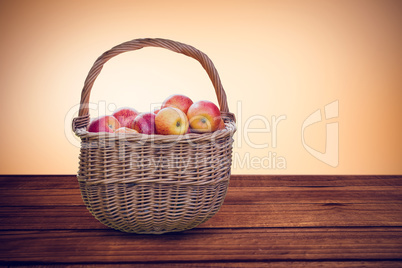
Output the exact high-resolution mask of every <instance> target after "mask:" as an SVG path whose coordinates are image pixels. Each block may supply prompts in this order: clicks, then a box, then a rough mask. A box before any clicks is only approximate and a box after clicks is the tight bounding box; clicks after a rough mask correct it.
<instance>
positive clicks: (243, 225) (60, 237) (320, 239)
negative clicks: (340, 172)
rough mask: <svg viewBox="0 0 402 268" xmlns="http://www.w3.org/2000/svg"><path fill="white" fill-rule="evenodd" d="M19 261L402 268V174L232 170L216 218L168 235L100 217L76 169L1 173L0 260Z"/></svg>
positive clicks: (2, 262)
mask: <svg viewBox="0 0 402 268" xmlns="http://www.w3.org/2000/svg"><path fill="white" fill-rule="evenodd" d="M16 264H18V265H28V264H29V265H36V266H37V267H41V266H45V265H51V264H54V265H55V264H57V265H62V266H66V267H70V266H71V267H81V265H84V264H85V265H88V264H92V265H97V264H102V265H109V266H113V267H127V266H132V265H133V264H137V265H139V267H141V266H142V265H147V267H152V266H155V267H156V266H159V265H163V266H164V267H184V266H185V267H256V266H257V267H284V266H286V267H305V266H309V267H323V266H324V267H401V266H402V176H256V175H252V176H240V175H237V176H235V175H233V176H232V177H231V180H230V186H229V191H228V194H227V196H226V199H225V202H224V204H223V206H222V208H221V210H220V211H219V212H218V213H217V214H216V215H215V216H214V217H213V218H212V219H210V220H209V221H207V222H205V223H204V224H202V225H200V226H199V227H197V228H195V229H192V230H189V231H186V232H181V233H169V234H164V235H134V234H126V233H121V232H119V231H115V230H112V229H109V228H108V227H106V226H104V225H102V224H101V223H99V222H98V221H97V220H96V219H95V218H93V217H92V215H91V214H90V213H89V212H88V211H87V209H86V208H85V206H84V204H83V201H82V199H81V194H80V191H79V189H78V183H77V180H76V177H75V176H71V175H65V176H63V175H60V176H0V265H6V266H7V265H16ZM148 265H151V266H148Z"/></svg>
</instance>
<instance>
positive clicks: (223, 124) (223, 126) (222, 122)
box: [218, 119, 225, 130]
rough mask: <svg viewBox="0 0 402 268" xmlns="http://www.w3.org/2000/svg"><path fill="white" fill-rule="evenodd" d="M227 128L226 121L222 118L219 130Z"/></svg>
mask: <svg viewBox="0 0 402 268" xmlns="http://www.w3.org/2000/svg"><path fill="white" fill-rule="evenodd" d="M222 129H225V122H224V121H223V119H221V122H219V127H218V130H222Z"/></svg>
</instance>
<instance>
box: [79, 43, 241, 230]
mask: <svg viewBox="0 0 402 268" xmlns="http://www.w3.org/2000/svg"><path fill="white" fill-rule="evenodd" d="M143 47H162V48H166V49H169V50H172V51H175V52H178V53H181V54H185V55H187V56H190V57H192V58H194V59H196V60H198V61H199V62H200V63H201V65H202V66H203V67H204V69H205V70H206V72H207V73H208V75H209V77H210V78H211V81H212V84H213V85H214V88H215V92H216V95H217V98H218V102H219V106H220V110H221V116H222V118H223V119H224V122H225V128H224V129H221V130H217V131H215V132H212V133H204V134H196V133H189V134H185V135H156V134H155V135H146V134H137V133H134V134H132V133H125V134H114V133H103V132H102V133H93V132H88V131H87V130H86V129H87V126H88V124H89V114H88V112H89V111H88V103H89V95H90V91H91V88H92V85H93V83H94V81H95V79H96V77H97V76H98V75H99V73H100V71H101V69H102V67H103V64H104V63H106V62H107V61H108V60H109V59H110V58H112V57H114V56H116V55H118V54H120V53H123V52H126V51H131V50H137V49H140V48H143ZM73 130H74V132H75V133H76V135H77V136H79V137H80V139H81V149H80V156H79V171H78V176H77V178H78V182H79V186H80V190H81V194H82V198H83V200H84V203H85V205H86V207H87V208H88V210H89V211H90V212H91V213H92V215H93V216H94V217H95V218H96V219H98V220H99V221H100V222H101V223H103V224H105V225H106V226H109V227H111V228H113V229H116V230H120V231H123V232H128V233H138V234H162V233H166V232H179V231H184V230H188V229H192V228H194V227H196V226H197V225H199V224H201V223H203V222H205V221H207V220H208V219H210V218H211V217H212V216H213V215H215V214H216V213H217V212H218V210H219V209H220V207H221V205H222V203H223V201H224V198H225V195H226V192H227V189H228V185H229V179H230V173H231V169H230V168H231V163H232V145H233V134H234V132H235V131H236V127H235V117H234V115H233V114H231V113H230V112H229V110H228V105H227V100H226V95H225V91H224V90H223V87H222V84H221V82H220V79H219V75H218V73H217V71H216V69H215V67H214V65H213V64H212V62H211V60H210V59H209V58H208V57H207V56H206V55H205V54H204V53H202V52H200V51H199V50H197V49H195V48H194V47H191V46H189V45H185V44H182V43H178V42H175V41H171V40H166V39H134V40H132V41H128V42H126V43H123V44H120V45H118V46H116V47H114V48H112V49H111V50H109V51H106V52H105V53H104V54H102V55H101V56H100V57H99V58H98V59H97V61H96V62H95V64H94V66H93V67H92V68H91V70H90V72H89V74H88V77H87V79H86V81H85V84H84V89H83V91H82V95H81V107H80V111H79V116H78V117H77V118H75V119H74V120H73Z"/></svg>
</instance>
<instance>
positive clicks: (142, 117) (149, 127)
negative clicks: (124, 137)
mask: <svg viewBox="0 0 402 268" xmlns="http://www.w3.org/2000/svg"><path fill="white" fill-rule="evenodd" d="M128 127H129V128H132V129H135V130H136V131H138V133H143V134H155V114H154V113H150V112H147V113H140V114H139V115H137V117H136V118H135V119H134V120H133V121H132V122H131V124H130V125H129V126H128Z"/></svg>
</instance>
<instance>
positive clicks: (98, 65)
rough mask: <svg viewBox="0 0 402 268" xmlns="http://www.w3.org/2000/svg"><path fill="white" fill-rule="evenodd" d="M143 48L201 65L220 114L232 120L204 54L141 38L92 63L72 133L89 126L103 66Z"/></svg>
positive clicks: (214, 69)
mask: <svg viewBox="0 0 402 268" xmlns="http://www.w3.org/2000/svg"><path fill="white" fill-rule="evenodd" d="M143 47H161V48H166V49H169V50H171V51H174V52H177V53H181V54H184V55H186V56H189V57H191V58H194V59H196V60H197V61H199V62H200V63H201V65H202V67H203V68H204V69H205V71H206V72H207V74H208V76H209V78H210V79H211V81H212V84H213V86H214V88H215V93H216V96H217V98H218V102H219V106H220V111H221V113H222V114H226V115H228V116H229V117H231V118H233V120H234V115H233V114H232V113H230V112H229V107H228V104H227V99H226V93H225V90H224V89H223V86H222V83H221V80H220V78H219V74H218V71H217V70H216V68H215V66H214V64H213V63H212V61H211V60H210V58H209V57H208V56H207V55H206V54H204V53H203V52H201V51H199V50H198V49H196V48H194V47H192V46H190V45H186V44H183V43H179V42H176V41H172V40H168V39H161V38H143V39H134V40H131V41H127V42H125V43H122V44H120V45H117V46H115V47H113V48H111V49H110V50H108V51H106V52H104V53H103V54H102V55H101V56H100V57H99V58H98V59H97V60H96V61H95V63H94V65H93V66H92V68H91V69H90V71H89V73H88V76H87V78H86V79H85V83H84V88H83V89H82V92H81V102H80V110H79V113H78V117H76V118H74V120H73V125H72V127H73V131H75V130H76V129H78V128H86V127H87V125H88V124H89V108H88V107H89V97H90V93H91V89H92V86H93V84H94V82H95V80H96V78H97V77H98V75H99V74H100V72H101V70H102V68H103V65H104V64H105V63H106V62H107V61H108V60H110V59H111V58H113V57H114V56H117V55H119V54H121V53H123V52H128V51H133V50H138V49H141V48H143Z"/></svg>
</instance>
